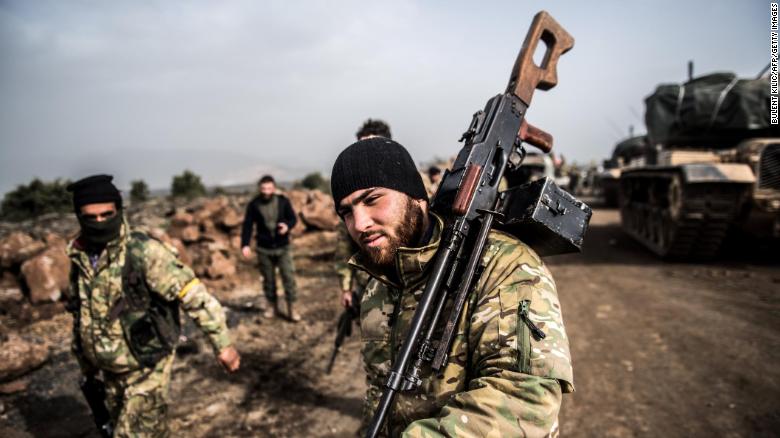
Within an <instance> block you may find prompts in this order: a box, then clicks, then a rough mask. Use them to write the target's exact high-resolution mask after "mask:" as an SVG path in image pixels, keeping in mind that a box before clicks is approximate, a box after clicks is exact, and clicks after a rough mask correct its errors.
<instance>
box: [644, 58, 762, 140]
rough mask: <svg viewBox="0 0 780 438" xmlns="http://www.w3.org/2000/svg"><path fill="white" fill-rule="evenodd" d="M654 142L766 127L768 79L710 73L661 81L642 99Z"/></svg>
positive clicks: (713, 135) (646, 120)
mask: <svg viewBox="0 0 780 438" xmlns="http://www.w3.org/2000/svg"><path fill="white" fill-rule="evenodd" d="M645 105H646V111H645V123H646V124H647V132H648V137H649V138H650V140H651V142H652V143H653V144H657V143H665V144H668V143H674V142H676V141H681V140H684V139H691V138H697V137H698V138H701V137H717V136H718V135H719V134H725V133H728V134H733V133H735V132H740V131H754V130H762V129H768V128H769V127H770V126H769V79H768V78H767V77H764V78H761V79H738V78H737V77H736V76H735V75H734V74H733V73H713V74H710V75H706V76H701V77H699V78H696V79H693V80H691V81H688V82H686V83H684V84H682V85H679V84H662V85H659V86H658V88H656V90H655V93H653V94H651V95H650V96H648V97H647V98H646V99H645Z"/></svg>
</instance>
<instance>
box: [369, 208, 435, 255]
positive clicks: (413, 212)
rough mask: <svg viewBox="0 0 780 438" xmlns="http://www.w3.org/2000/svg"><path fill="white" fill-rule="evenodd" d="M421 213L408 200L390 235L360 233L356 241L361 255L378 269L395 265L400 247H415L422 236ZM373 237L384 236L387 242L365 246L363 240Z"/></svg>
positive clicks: (380, 232)
mask: <svg viewBox="0 0 780 438" xmlns="http://www.w3.org/2000/svg"><path fill="white" fill-rule="evenodd" d="M423 222H424V221H423V211H422V208H420V206H419V205H418V204H417V203H416V202H414V199H412V198H408V199H407V201H406V205H404V209H403V212H402V213H401V214H400V218H399V220H398V222H397V223H396V224H395V226H393V227H392V231H393V232H392V233H387V232H385V231H371V232H366V233H362V234H361V235H360V238H359V239H358V242H360V243H359V245H360V248H361V250H362V252H363V254H364V255H365V256H366V258H367V259H368V262H369V263H370V264H372V265H374V266H376V267H378V268H388V267H390V266H392V265H393V264H394V263H395V255H396V253H397V252H398V248H400V247H402V246H403V247H411V246H413V245H416V244H417V243H418V242H419V241H420V238H421V237H422V234H423V231H424V230H423V229H422V226H423ZM375 236H384V237H385V238H387V242H386V243H385V245H383V246H379V247H374V246H365V244H364V243H363V239H366V238H369V237H375Z"/></svg>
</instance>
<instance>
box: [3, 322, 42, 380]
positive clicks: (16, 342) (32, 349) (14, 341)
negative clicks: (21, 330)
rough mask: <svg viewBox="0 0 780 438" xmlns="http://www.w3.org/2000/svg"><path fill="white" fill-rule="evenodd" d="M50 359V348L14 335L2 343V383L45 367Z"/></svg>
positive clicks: (8, 336)
mask: <svg viewBox="0 0 780 438" xmlns="http://www.w3.org/2000/svg"><path fill="white" fill-rule="evenodd" d="M48 358H49V347H48V346H47V345H46V344H37V343H33V342H29V341H26V340H24V339H22V338H21V337H19V336H18V335H16V334H14V333H10V334H8V335H7V336H5V337H4V339H3V340H2V343H0V382H6V381H9V380H12V379H15V378H17V377H20V376H23V375H25V374H27V373H29V372H30V371H32V370H34V369H36V368H38V367H40V366H41V365H43V364H44V363H45V362H46V360H47V359H48Z"/></svg>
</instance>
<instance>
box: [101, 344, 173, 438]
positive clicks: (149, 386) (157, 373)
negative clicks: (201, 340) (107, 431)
mask: <svg viewBox="0 0 780 438" xmlns="http://www.w3.org/2000/svg"><path fill="white" fill-rule="evenodd" d="M174 357H176V355H175V354H171V355H170V356H168V357H165V358H163V359H162V360H160V362H158V363H157V365H156V366H155V367H154V369H153V370H148V369H145V370H139V371H131V372H129V373H126V374H121V375H111V374H108V373H103V378H104V379H105V382H106V395H107V397H106V398H107V400H106V401H107V404H108V409H109V411H110V412H111V417H112V419H113V421H114V437H117V438H120V437H122V438H124V437H139V438H140V437H150V438H151V437H155V438H157V437H167V436H168V435H169V431H168V421H167V420H168V419H167V415H168V389H169V388H170V386H171V385H170V384H171V369H172V368H173V359H174Z"/></svg>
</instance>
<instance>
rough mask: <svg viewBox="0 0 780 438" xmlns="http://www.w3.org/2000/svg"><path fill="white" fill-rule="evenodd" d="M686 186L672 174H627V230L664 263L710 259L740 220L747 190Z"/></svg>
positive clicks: (713, 185)
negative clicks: (733, 225)
mask: <svg viewBox="0 0 780 438" xmlns="http://www.w3.org/2000/svg"><path fill="white" fill-rule="evenodd" d="M682 181H683V180H682V175H680V174H679V173H678V172H674V171H665V172H642V171H640V172H631V173H629V174H627V175H623V176H622V177H621V187H620V189H621V206H620V215H621V224H622V227H623V230H624V231H625V232H626V233H628V234H629V235H630V236H631V237H633V238H634V239H636V240H638V241H639V242H640V243H642V244H643V245H644V246H646V247H647V248H649V249H650V250H651V251H653V252H654V253H656V254H657V255H659V256H661V257H663V258H668V259H675V260H706V259H711V258H713V257H715V256H716V255H717V254H718V252H719V250H720V248H721V245H722V244H723V241H724V240H725V239H726V236H727V235H728V233H729V230H730V229H731V228H732V224H733V223H734V221H735V220H736V218H737V215H738V213H739V210H740V205H741V203H742V200H743V197H744V193H745V191H746V187H745V186H744V185H740V184H729V183H722V182H721V183H696V184H683V183H682Z"/></svg>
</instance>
